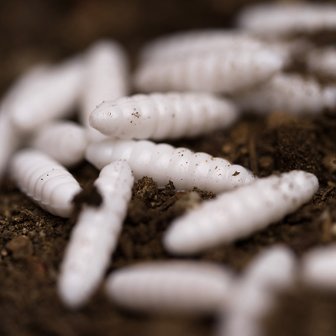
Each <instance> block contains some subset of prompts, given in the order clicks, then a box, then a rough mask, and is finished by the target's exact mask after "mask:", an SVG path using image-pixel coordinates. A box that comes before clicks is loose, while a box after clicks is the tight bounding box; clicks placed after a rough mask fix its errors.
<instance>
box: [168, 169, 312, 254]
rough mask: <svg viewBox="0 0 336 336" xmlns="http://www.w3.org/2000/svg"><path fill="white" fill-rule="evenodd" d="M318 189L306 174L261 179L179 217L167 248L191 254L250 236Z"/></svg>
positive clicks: (308, 198)
mask: <svg viewBox="0 0 336 336" xmlns="http://www.w3.org/2000/svg"><path fill="white" fill-rule="evenodd" d="M317 188H318V180H317V178H316V176H315V175H313V174H310V173H307V172H304V171H297V170H295V171H292V172H290V173H285V174H282V175H280V176H270V177H267V178H262V179H258V180H256V181H255V182H254V183H252V184H250V185H248V186H244V187H241V188H239V189H236V190H233V191H231V192H228V193H224V194H221V195H219V196H218V197H217V198H216V199H214V200H209V201H205V202H204V203H202V204H201V205H200V206H199V207H198V208H196V209H194V210H191V211H190V212H188V213H187V214H186V215H184V216H182V217H180V218H177V219H176V220H175V221H174V222H173V223H172V225H171V227H170V228H169V229H168V231H167V233H166V235H165V237H164V245H165V247H166V249H167V250H168V251H169V252H171V253H175V254H186V255H188V254H194V253H198V252H201V251H203V250H205V249H207V248H210V247H213V246H216V245H218V244H222V243H229V242H232V241H235V240H237V239H240V238H243V237H246V236H248V235H250V234H252V233H254V232H256V231H259V230H261V229H264V228H265V227H267V226H268V225H270V224H272V223H274V222H276V221H278V220H280V219H282V218H283V217H284V216H286V215H287V214H289V213H291V212H293V211H295V210H297V209H298V208H299V207H300V206H301V205H302V204H304V203H306V202H307V201H309V200H310V199H311V197H312V196H313V194H314V193H315V191H316V190H317Z"/></svg>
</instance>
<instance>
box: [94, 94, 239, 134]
mask: <svg viewBox="0 0 336 336" xmlns="http://www.w3.org/2000/svg"><path fill="white" fill-rule="evenodd" d="M237 116H238V111H237V110H236V108H235V106H234V105H233V104H231V103H230V102H229V101H228V100H226V99H220V98H217V97H215V96H213V95H211V94H206V93H198V94H197V93H185V94H182V93H167V94H159V93H153V94H149V95H141V94H138V95H135V96H131V97H123V98H119V99H117V100H115V101H108V102H104V103H102V104H100V105H99V106H98V107H97V108H96V109H95V110H94V111H93V112H92V114H91V117H90V123H91V125H92V126H93V127H94V128H96V129H97V130H99V131H100V132H102V133H103V134H105V135H109V136H111V137H116V138H122V139H132V138H136V139H148V138H152V139H156V140H159V139H167V138H171V139H174V138H179V137H191V136H196V135H199V134H202V133H207V132H210V131H213V130H215V129H219V128H225V127H228V126H229V125H231V124H232V123H233V122H234V121H235V120H236V119H237Z"/></svg>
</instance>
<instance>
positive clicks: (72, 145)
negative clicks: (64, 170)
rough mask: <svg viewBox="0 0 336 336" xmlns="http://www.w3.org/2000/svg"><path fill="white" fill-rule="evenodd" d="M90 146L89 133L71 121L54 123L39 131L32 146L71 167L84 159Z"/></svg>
mask: <svg viewBox="0 0 336 336" xmlns="http://www.w3.org/2000/svg"><path fill="white" fill-rule="evenodd" d="M87 144H88V139H87V131H86V130H85V129H84V128H83V127H81V126H79V125H78V124H76V123H74V122H71V121H54V122H51V123H49V124H46V125H45V126H43V128H41V130H40V131H38V132H37V133H36V134H35V135H34V137H33V139H32V141H31V146H32V147H34V148H36V149H39V150H40V151H42V152H44V153H46V154H48V155H49V156H50V157H52V158H53V159H55V160H56V161H57V162H59V163H60V164H62V165H64V166H66V167H70V166H73V165H75V164H77V163H79V162H80V161H82V160H83V159H84V154H85V150H86V147H87Z"/></svg>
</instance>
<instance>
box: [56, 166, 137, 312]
mask: <svg viewBox="0 0 336 336" xmlns="http://www.w3.org/2000/svg"><path fill="white" fill-rule="evenodd" d="M133 180H134V178H133V176H132V173H131V170H130V168H129V166H128V164H127V163H126V162H125V161H115V162H113V163H111V164H109V165H107V166H106V167H104V168H103V169H102V171H101V172H100V174H99V177H98V179H97V180H96V181H95V186H96V188H97V190H98V192H99V194H100V195H101V197H102V203H101V204H100V205H99V206H89V205H85V206H84V207H83V209H82V211H81V213H80V215H79V218H78V221H77V223H76V225H75V227H74V229H73V231H72V233H71V238H70V242H69V245H68V246H67V249H66V253H65V256H64V259H63V262H62V264H61V273H60V277H59V280H58V291H59V295H60V297H61V299H62V300H63V302H64V303H65V304H66V305H67V306H69V307H71V308H78V307H79V306H81V305H83V304H84V303H85V302H86V301H87V300H88V299H89V298H90V296H91V295H92V294H93V292H94V291H95V290H96V288H97V287H98V285H99V283H100V281H101V280H102V278H103V276H104V272H105V271H106V268H107V266H108V264H109V261H110V258H111V254H112V252H113V251H114V249H115V247H116V245H117V240H118V237H119V233H120V231H121V227H122V222H123V220H124V217H125V215H126V211H127V205H128V201H129V200H130V198H131V194H132V186H133Z"/></svg>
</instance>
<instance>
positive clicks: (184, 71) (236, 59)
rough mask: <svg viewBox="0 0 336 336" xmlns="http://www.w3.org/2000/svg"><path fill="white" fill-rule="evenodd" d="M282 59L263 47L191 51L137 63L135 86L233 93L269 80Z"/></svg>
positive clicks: (147, 90)
mask: <svg viewBox="0 0 336 336" xmlns="http://www.w3.org/2000/svg"><path fill="white" fill-rule="evenodd" d="M283 64H284V59H283V57H282V55H280V54H279V53H277V52H275V51H272V50H269V49H267V48H266V49H265V48H260V49H258V48H257V49H256V50H254V49H252V50H251V49H242V50H239V52H237V50H231V49H229V50H227V51H225V52H207V53H201V54H199V53H195V54H192V55H189V56H187V57H181V58H176V59H171V60H169V61H166V60H155V61H151V62H144V63H142V64H140V66H139V68H138V70H137V72H136V73H135V79H134V80H135V86H136V87H137V88H138V89H139V90H142V91H146V92H149V91H204V92H215V93H216V92H217V93H218V92H219V93H233V92H236V91H239V90H242V89H246V88H248V87H251V86H253V85H255V84H258V83H260V82H263V81H265V80H267V79H269V78H270V77H271V76H272V75H273V74H275V73H276V72H277V71H279V70H280V69H281V68H282V66H283Z"/></svg>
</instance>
